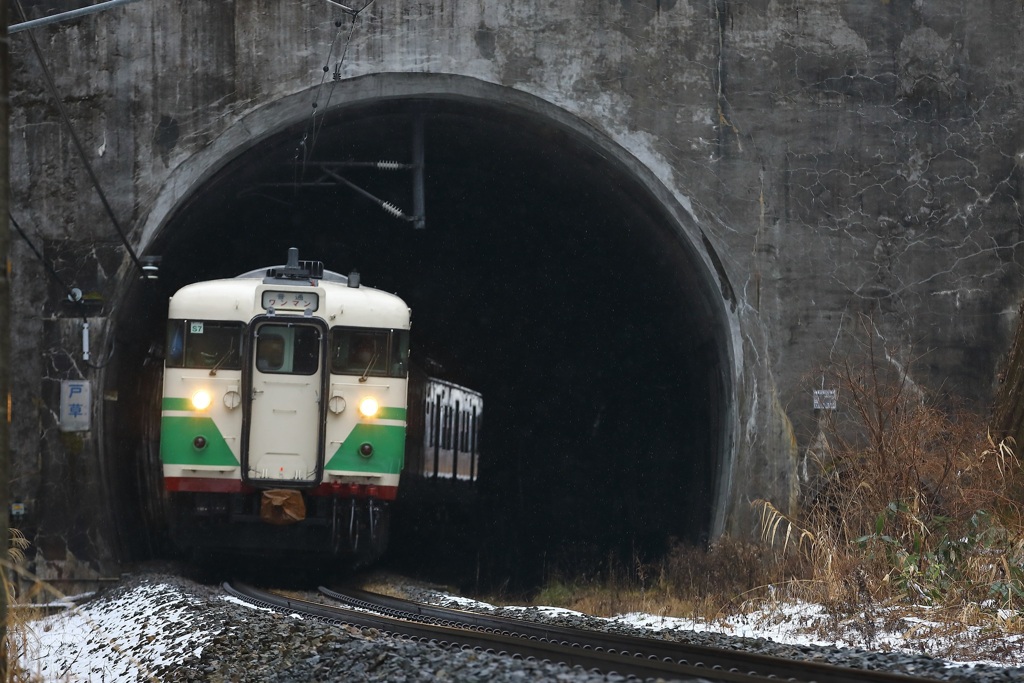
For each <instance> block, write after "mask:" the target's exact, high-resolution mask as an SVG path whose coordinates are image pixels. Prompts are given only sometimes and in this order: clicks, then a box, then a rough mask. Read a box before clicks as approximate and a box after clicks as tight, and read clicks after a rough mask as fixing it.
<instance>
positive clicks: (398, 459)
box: [326, 409, 405, 474]
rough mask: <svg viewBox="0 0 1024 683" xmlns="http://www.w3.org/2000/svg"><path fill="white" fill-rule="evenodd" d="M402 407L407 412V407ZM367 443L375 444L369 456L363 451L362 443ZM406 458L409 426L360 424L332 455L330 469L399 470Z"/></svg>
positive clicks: (396, 472)
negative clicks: (360, 449) (361, 453)
mask: <svg viewBox="0 0 1024 683" xmlns="http://www.w3.org/2000/svg"><path fill="white" fill-rule="evenodd" d="M395 410H398V409H395ZM401 410H402V412H403V413H404V412H405V409H401ZM403 417H404V416H403ZM364 443H368V444H371V445H372V446H373V455H371V456H370V457H369V458H364V457H363V456H362V455H360V454H359V446H360V445H362V444H364ZM404 462H405V427H398V426H393V425H381V424H357V425H356V426H355V427H354V428H353V429H352V433H351V434H349V435H348V438H347V439H345V441H344V443H342V444H341V446H339V447H338V450H336V451H335V452H334V455H332V456H331V457H330V458H328V461H327V466H326V469H329V470H347V471H351V472H382V473H384V474H399V473H400V472H401V471H402V465H403V463H404Z"/></svg>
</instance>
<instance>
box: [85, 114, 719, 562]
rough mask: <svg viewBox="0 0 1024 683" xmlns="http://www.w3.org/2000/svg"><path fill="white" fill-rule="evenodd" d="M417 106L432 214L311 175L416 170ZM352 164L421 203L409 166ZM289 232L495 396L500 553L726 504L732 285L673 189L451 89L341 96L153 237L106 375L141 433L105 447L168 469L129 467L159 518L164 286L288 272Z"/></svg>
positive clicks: (551, 547) (618, 550)
mask: <svg viewBox="0 0 1024 683" xmlns="http://www.w3.org/2000/svg"><path fill="white" fill-rule="evenodd" d="M417 119H420V120H421V121H422V125H423V141H424V145H423V148H424V150H425V172H424V190H425V208H426V211H425V218H426V221H425V229H416V228H415V227H413V225H412V224H411V223H410V222H407V221H403V220H400V219H397V218H395V217H394V216H392V215H390V214H388V213H387V212H385V211H383V210H382V209H381V208H380V206H379V205H378V204H377V203H375V202H374V201H371V200H370V199H369V198H368V197H366V196H364V195H363V194H361V193H359V192H358V191H355V190H353V189H352V188H351V187H350V186H349V185H346V184H344V183H339V182H334V183H323V184H320V185H317V186H312V184H313V183H312V181H314V180H315V179H316V178H317V177H320V175H321V174H320V173H319V172H318V168H319V167H318V166H317V164H318V163H319V162H339V161H344V162H376V161H378V160H395V161H399V162H408V161H410V157H411V154H412V136H413V129H414V125H415V122H416V120H417ZM313 121H314V122H316V121H318V120H317V119H313ZM623 154H625V152H623ZM340 173H343V176H344V177H345V179H346V180H348V181H349V182H351V183H352V184H355V185H357V186H359V187H360V188H362V189H363V190H365V191H366V192H369V193H371V194H372V195H374V196H375V197H378V198H381V199H385V200H387V201H389V202H391V203H392V204H394V205H395V206H398V207H401V208H403V209H404V210H406V211H407V212H411V209H412V187H413V185H412V174H411V173H408V172H406V171H391V172H387V171H381V170H378V169H374V168H364V167H360V166H349V167H346V168H345V169H344V171H343V172H340ZM293 246H294V247H297V248H298V249H299V253H300V255H301V257H302V258H307V259H316V260H321V261H323V262H324V264H325V266H326V267H327V268H329V269H331V270H336V271H339V272H343V273H347V272H349V271H350V270H358V271H360V273H361V274H362V281H363V283H364V284H366V285H368V286H372V287H376V288H379V289H384V290H387V291H391V292H395V293H397V294H398V295H400V296H401V297H402V298H404V299H405V300H406V301H407V302H408V304H409V305H410V307H411V309H412V312H413V355H414V358H415V359H420V360H423V359H430V361H431V362H432V363H435V364H436V365H435V366H434V367H436V368H441V372H442V373H443V375H444V376H445V377H446V378H447V379H450V380H453V381H456V382H458V383H461V384H465V385H468V386H471V387H473V388H476V389H478V390H480V391H481V392H482V393H483V395H484V397H485V405H486V407H485V418H484V423H483V435H482V442H483V459H482V461H481V465H480V468H481V472H480V474H481V500H482V501H484V504H485V506H486V511H485V512H484V513H483V514H482V515H481V518H482V521H481V522H480V523H481V524H482V525H483V526H482V528H481V529H480V534H481V535H480V536H479V538H485V539H488V540H486V541H481V544H482V548H481V550H480V552H481V553H483V554H484V555H485V556H487V557H488V558H490V559H488V560H485V563H488V562H489V563H490V565H491V566H493V567H495V568H496V569H497V570H500V568H501V567H507V566H518V567H520V568H521V571H523V572H524V576H523V577H521V578H524V579H528V578H529V576H528V575H537V574H538V572H542V571H549V570H551V569H552V568H569V569H571V568H572V567H574V566H579V564H580V563H587V562H593V561H602V560H604V559H607V558H608V557H609V556H610V554H614V555H619V556H622V557H624V558H627V559H628V558H630V557H633V556H636V555H637V554H642V555H644V556H647V557H653V556H657V555H658V554H659V553H662V552H664V551H665V549H666V548H667V547H668V544H669V543H670V539H673V538H675V539H679V540H681V541H683V542H690V543H699V542H702V541H703V540H706V539H707V538H708V536H709V534H710V533H711V527H712V517H713V508H714V506H715V505H721V504H724V503H723V502H722V501H720V500H717V499H716V492H717V487H718V478H719V476H720V468H721V462H722V459H723V453H724V452H725V450H726V446H725V442H726V436H725V435H724V422H725V419H724V417H723V416H724V415H725V411H726V405H725V402H726V395H727V381H728V380H727V379H726V371H725V370H723V368H727V367H729V363H728V361H727V356H728V351H727V347H726V343H725V341H724V338H725V335H726V332H725V331H724V329H723V328H724V327H725V326H724V325H723V323H722V322H721V320H719V316H721V313H719V312H718V311H719V309H721V307H722V304H721V296H720V294H718V292H717V284H715V283H712V282H709V281H708V278H707V276H706V274H705V273H706V268H705V267H704V265H703V264H702V263H700V262H699V260H698V259H697V258H696V257H695V256H694V253H693V249H692V247H691V246H690V245H689V244H688V242H687V241H686V240H685V238H684V237H682V235H681V232H680V229H679V227H678V226H677V225H676V224H675V223H674V222H673V219H672V217H671V216H670V214H669V212H668V211H667V210H666V209H665V207H664V206H663V204H662V203H661V202H659V201H657V200H656V199H655V198H654V197H653V196H652V195H651V193H650V191H649V190H648V189H646V188H645V186H644V185H643V184H642V183H641V182H639V180H638V179H637V178H636V177H635V175H634V174H632V173H631V172H629V170H628V169H627V168H626V166H625V165H624V164H623V163H621V162H620V161H619V160H617V159H614V158H611V157H609V155H608V154H607V153H606V152H605V151H603V150H601V149H599V148H598V147H597V146H595V145H594V144H592V141H591V140H588V139H586V138H585V137H583V136H581V135H579V134H578V133H577V132H575V131H570V130H566V129H565V128H564V127H560V126H558V125H556V124H554V123H552V122H551V121H548V120H544V119H543V118H542V117H538V116H536V115H533V114H532V113H527V112H523V111H517V110H516V109H515V108H513V107H508V106H498V105H497V104H494V103H486V102H466V101H460V100H446V99H443V98H433V99H425V98H406V99H389V100H381V101H379V102H371V103H363V104H361V105H360V106H349V107H342V108H338V109H336V110H334V111H333V112H332V113H331V114H330V115H329V116H326V117H324V118H323V119H320V120H319V124H318V125H316V126H313V125H311V124H310V121H303V122H300V123H298V124H296V125H294V126H292V127H289V128H286V129H283V130H280V131H277V132H276V133H274V134H273V135H270V136H268V137H266V138H264V139H262V140H260V141H259V142H258V143H257V144H254V145H252V146H251V147H249V148H248V149H245V150H244V151H241V152H240V153H238V155H237V156H235V157H234V158H232V159H231V160H230V161H228V162H227V163H224V164H223V165H222V166H221V167H220V168H219V170H218V171H217V172H216V173H214V174H213V175H211V176H210V177H209V178H208V179H207V180H206V181H205V182H203V183H202V185H201V187H200V188H199V189H198V190H197V191H195V192H194V193H193V194H192V195H191V196H190V197H189V198H188V199H187V201H185V202H183V203H182V204H181V205H179V206H178V207H177V208H176V209H175V211H174V212H173V213H172V214H171V215H170V216H169V218H168V219H167V220H166V222H165V223H164V227H163V229H161V230H160V231H159V233H158V234H157V235H156V237H155V239H154V240H153V242H152V244H151V245H149V247H148V248H147V250H146V253H147V254H150V255H159V256H160V257H161V258H162V262H161V268H160V279H159V280H157V281H155V282H150V283H142V284H140V285H139V286H137V287H136V288H135V289H134V290H133V293H132V295H131V296H129V297H128V298H127V299H126V301H125V303H124V305H123V306H122V307H121V309H120V315H119V318H118V322H117V330H118V331H117V334H118V337H119V338H120V339H123V340H128V341H129V343H128V344H126V348H130V349H132V351H131V352H126V353H124V354H123V355H122V356H121V358H120V366H119V368H118V370H117V372H115V373H112V374H111V377H110V379H109V380H108V381H109V382H110V383H113V384H116V385H117V386H116V388H117V391H118V392H119V393H120V395H122V396H134V397H137V398H138V400H136V401H131V402H125V401H122V402H120V404H119V408H118V410H120V411H122V413H121V415H119V416H118V417H117V418H116V419H117V420H118V421H119V422H120V423H121V424H123V425H128V424H130V425H133V432H132V434H130V435H129V436H128V437H127V438H124V432H123V430H122V432H121V437H122V438H119V439H115V438H113V437H110V438H108V441H107V443H105V444H104V448H105V449H106V450H107V452H108V453H109V454H112V455H113V456H114V457H116V458H120V459H122V462H129V461H131V460H132V459H135V460H137V461H139V462H140V463H145V462H148V463H149V465H145V464H142V465H141V466H140V467H134V468H133V467H120V468H112V469H113V470H115V471H120V472H124V473H126V474H125V475H124V476H125V478H126V480H125V481H123V482H121V483H120V485H119V487H120V488H121V489H122V490H123V491H125V492H126V493H125V494H124V495H125V497H126V504H129V505H130V504H133V503H134V504H138V505H140V506H141V507H142V508H144V509H147V510H149V511H150V513H151V514H155V513H154V512H153V505H152V501H151V499H152V497H153V496H154V495H155V494H154V489H156V488H157V485H156V484H154V481H153V476H152V474H147V471H146V468H147V467H149V468H150V469H152V467H153V458H154V457H155V453H154V452H153V451H154V445H153V442H152V438H153V434H152V430H151V429H150V431H149V433H147V428H146V427H145V425H146V424H147V422H149V423H151V421H152V419H153V418H152V416H153V414H154V411H155V412H156V414H157V416H158V414H159V405H158V404H157V403H156V398H155V397H156V396H157V395H158V393H157V392H156V391H154V390H153V383H154V381H155V379H156V377H157V376H158V367H159V364H158V363H157V362H156V360H155V355H157V356H158V355H159V354H158V350H159V347H160V345H161V344H162V342H163V334H164V332H163V329H164V322H163V319H164V316H165V314H166V308H167V306H166V302H167V298H168V296H169V295H170V294H172V293H173V292H174V291H175V290H176V289H177V288H179V287H181V286H183V285H185V284H188V283H190V282H194V281H198V280H204V279H210V278H217V277H232V276H234V275H237V274H239V273H241V272H245V271H248V270H251V269H254V268H258V267H261V266H265V265H272V264H277V263H281V262H282V261H283V259H284V255H285V253H286V250H287V248H288V247H293ZM716 297H717V299H716ZM140 367H146V368H148V370H147V371H146V372H142V373H140V372H138V371H137V370H135V369H137V368H140ZM132 413H136V414H132ZM147 444H148V446H149V447H148V449H147V448H146V446H147ZM140 453H142V454H143V455H142V456H141V457H140V455H139V454H140ZM107 457H109V455H108V456H107ZM128 473H131V474H128ZM139 482H142V484H141V485H140V483H139ZM147 482H148V483H147ZM133 498H139V499H140V500H137V501H133V500H132V499H133ZM121 517H122V519H125V520H126V521H125V522H124V523H125V525H128V526H131V525H132V524H133V523H134V522H131V521H129V520H128V519H127V516H125V515H122V516H121ZM122 531H123V537H124V538H125V539H133V540H132V541H130V542H129V543H128V544H127V545H128V546H130V550H129V552H131V553H133V554H139V553H145V552H148V551H151V550H152V543H151V544H150V546H149V548H148V550H147V548H146V547H143V546H144V545H145V544H143V543H140V542H139V540H138V539H142V538H151V537H150V536H147V534H146V533H145V532H142V531H140V530H133V529H130V528H125V529H123V530H122ZM136 531H139V533H136ZM539 557H544V558H546V559H545V560H544V564H545V566H544V567H540V566H539V565H538V561H535V560H536V558H539Z"/></svg>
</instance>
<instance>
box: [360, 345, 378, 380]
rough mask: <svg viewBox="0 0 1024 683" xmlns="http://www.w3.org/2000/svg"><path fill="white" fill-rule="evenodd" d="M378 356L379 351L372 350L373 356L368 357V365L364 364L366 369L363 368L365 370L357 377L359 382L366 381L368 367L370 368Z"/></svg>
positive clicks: (368, 372)
mask: <svg viewBox="0 0 1024 683" xmlns="http://www.w3.org/2000/svg"><path fill="white" fill-rule="evenodd" d="M378 358H380V351H374V352H373V357H372V358H370V363H369V365H367V366H366V369H365V370H363V376H362V377H360V378H359V381H360V382H365V381H366V377H367V375H369V374H370V368H372V367H373V364H374V363H376V362H377V359H378Z"/></svg>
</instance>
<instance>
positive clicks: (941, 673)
mask: <svg viewBox="0 0 1024 683" xmlns="http://www.w3.org/2000/svg"><path fill="white" fill-rule="evenodd" d="M401 592H403V593H405V594H406V595H410V596H411V597H413V598H415V599H420V600H422V601H423V602H431V603H434V604H439V603H443V602H444V599H443V598H442V597H441V595H440V594H439V593H437V592H434V591H430V590H426V589H422V588H419V587H416V586H403V587H402V590H401ZM146 596H157V597H156V599H157V600H158V601H162V602H160V603H159V604H158V605H157V606H156V608H155V609H150V608H145V607H139V606H136V607H135V608H133V609H134V611H132V609H126V604H128V605H130V604H131V603H132V601H135V603H138V602H139V601H142V600H144V599H146ZM461 608H463V609H465V607H464V606H462V607H461ZM80 609H81V611H82V612H85V613H88V614H89V615H92V620H93V621H94V622H99V621H100V616H99V615H102V614H104V613H109V612H112V611H117V610H120V611H122V612H123V613H124V614H126V615H128V616H127V619H125V621H126V622H128V623H125V624H124V626H125V627H124V628H122V630H121V631H120V632H119V633H118V632H116V631H117V627H116V626H113V625H110V623H109V622H103V623H104V625H103V626H102V628H99V629H94V630H95V631H98V632H96V633H91V634H90V635H88V636H86V637H87V638H89V641H88V642H84V643H79V645H80V646H81V647H82V648H83V651H90V652H94V653H95V652H98V653H99V654H100V655H101V656H102V658H106V659H108V660H109V659H111V658H114V657H126V658H128V659H130V664H131V665H130V666H128V665H126V666H124V667H121V666H119V665H118V666H115V665H114V664H99V665H96V668H94V669H93V670H92V673H91V674H89V675H86V676H84V677H83V676H81V675H75V674H74V673H73V672H74V671H76V670H75V669H73V668H72V664H71V663H64V662H60V661H48V660H45V659H43V656H38V657H37V659H36V660H35V661H30V662H27V663H28V664H29V666H27V667H26V668H27V669H29V670H30V671H31V670H32V669H35V673H36V674H37V675H38V674H42V677H43V680H70V681H75V680H104V681H108V682H110V681H135V680H140V681H145V680H155V681H212V682H222V681H223V682H227V681H232V682H238V683H247V682H254V683H255V682H263V681H270V682H274V683H292V682H295V683H298V682H300V681H301V682H306V681H389V682H391V681H394V682H412V681H481V682H483V681H503V682H519V681H523V682H525V681H553V682H560V683H584V682H587V683H591V682H595V681H613V682H617V681H622V680H624V679H623V678H622V677H619V676H600V675H597V674H594V673H588V672H584V671H581V670H579V669H571V668H569V667H566V666H563V665H557V664H550V663H541V662H536V661H524V660H519V659H512V658H508V657H500V656H496V655H489V654H486V653H481V652H475V651H472V650H458V649H446V648H443V647H441V646H439V645H436V644H431V643H422V642H414V641H409V640H402V639H398V638H394V637H390V636H386V635H384V634H382V633H379V632H377V631H375V630H373V629H359V628H355V627H349V626H335V625H329V624H325V623H322V622H319V621H316V620H312V619H301V618H299V617H297V616H289V615H283V614H278V613H274V612H270V611H267V610H262V609H257V608H253V607H249V606H245V605H242V604H239V603H238V602H236V601H234V600H233V599H229V598H227V597H226V595H225V594H224V593H223V592H222V591H221V590H220V589H219V588H218V587H213V586H206V585H203V584H199V583H194V582H192V581H188V580H186V579H183V578H181V577H179V576H175V575H169V574H153V573H144V574H138V575H133V576H130V577H126V580H125V581H124V582H123V583H122V584H120V585H119V586H118V587H117V588H114V589H111V590H108V591H106V592H104V593H103V594H101V595H99V596H97V597H96V598H94V599H92V600H91V601H89V602H87V603H85V604H83V605H82V606H81V608H80ZM478 611H484V612H491V613H498V614H503V613H504V614H506V615H507V616H512V617H516V618H527V619H531V620H535V621H542V622H547V623H556V624H560V625H564V626H572V627H582V628H593V629H599V630H603V631H614V632H621V633H628V634H630V635H639V636H649V637H662V638H665V637H669V638H671V639H673V640H683V641H686V642H690V643H695V644H701V645H709V646H715V647H726V648H732V649H737V650H747V651H752V652H760V653H764V654H770V655H775V656H781V657H791V658H794V659H810V660H815V661H822V662H830V663H835V664H840V665H843V666H850V667H857V668H864V669H873V670H886V671H896V672H903V673H907V674H911V675H914V676H922V677H926V678H933V679H940V680H948V681H971V682H972V683H973V682H977V683H989V682H992V683H995V682H997V681H998V682H1002V681H1024V669H1021V668H1002V667H995V666H988V665H978V666H970V667H960V666H950V665H948V664H947V663H946V662H943V661H942V660H939V659H935V658H931V657H925V656H917V655H907V654H893V653H877V652H867V651H863V650H854V649H835V648H826V647H819V646H807V645H801V646H794V645H787V644H783V643H777V642H773V641H771V640H765V639H754V638H737V637H733V636H728V635H723V634H718V633H712V632H689V631H688V632H679V631H674V632H671V633H667V632H659V633H651V632H646V631H644V630H642V629H638V628H635V627H630V626H625V625H622V624H615V623H613V622H608V621H606V620H603V619H597V618H591V617H587V616H585V615H579V614H573V613H570V614H564V613H562V614H557V615H551V614H548V613H545V612H544V611H542V610H539V609H532V608H531V609H526V610H523V609H517V610H508V609H502V608H492V609H486V608H479V609H478ZM132 614H136V615H142V614H145V616H144V617H143V616H136V617H132V616H131V615H132ZM161 615H166V621H163V622H162V621H161V618H162V617H161ZM48 619H50V620H57V619H59V617H49V618H48ZM133 619H134V620H135V621H139V620H142V619H144V620H145V621H146V624H147V626H148V627H149V630H141V629H137V630H134V631H133V630H132V629H131V628H128V627H129V626H130V625H131V622H132V620H133ZM54 623H57V622H54ZM39 628H40V631H41V630H42V629H43V628H50V629H52V628H54V626H52V625H51V626H40V627H39ZM93 639H95V640H94V641H93ZM132 639H135V640H136V641H138V642H131V641H132ZM119 640H120V642H119ZM68 656H69V657H73V656H74V654H73V653H71V654H69V655H68ZM79 657H81V655H79ZM61 667H67V668H65V669H64V671H65V672H72V673H71V675H67V676H66V677H64V678H50V675H53V674H55V673H59V671H60V670H61ZM78 671H80V669H79V670H78ZM122 672H123V673H122Z"/></svg>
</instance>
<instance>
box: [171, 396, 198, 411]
mask: <svg viewBox="0 0 1024 683" xmlns="http://www.w3.org/2000/svg"><path fill="white" fill-rule="evenodd" d="M163 409H164V410H195V408H193V407H192V401H191V400H190V399H187V398H174V397H171V396H164V402H163Z"/></svg>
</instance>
